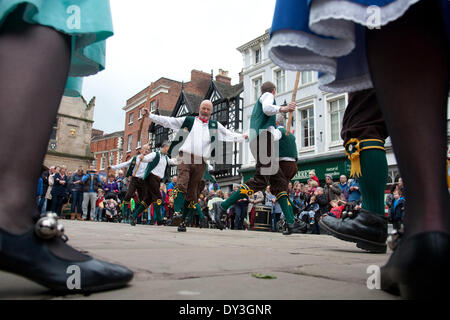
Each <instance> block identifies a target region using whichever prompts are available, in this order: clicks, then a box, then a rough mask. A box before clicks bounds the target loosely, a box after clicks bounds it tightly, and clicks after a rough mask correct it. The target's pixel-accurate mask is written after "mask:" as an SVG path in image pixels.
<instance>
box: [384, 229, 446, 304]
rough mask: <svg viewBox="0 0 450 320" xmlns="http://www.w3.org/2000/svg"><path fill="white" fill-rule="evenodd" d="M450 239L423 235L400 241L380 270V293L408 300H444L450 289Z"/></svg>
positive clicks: (438, 235) (443, 236)
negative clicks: (395, 295) (399, 296)
mask: <svg viewBox="0 0 450 320" xmlns="http://www.w3.org/2000/svg"><path fill="white" fill-rule="evenodd" d="M449 270H450V235H449V234H447V233H443V232H424V233H419V234H416V235H413V236H411V237H409V238H406V239H403V238H402V239H401V240H400V241H399V242H398V244H397V246H396V249H395V251H394V252H393V253H392V255H391V257H390V258H389V261H388V262H387V264H386V265H385V266H384V267H382V268H381V289H382V290H384V291H387V292H389V293H392V294H397V295H399V294H400V295H401V296H402V298H405V299H444V297H446V296H448V288H449V287H450V273H449Z"/></svg>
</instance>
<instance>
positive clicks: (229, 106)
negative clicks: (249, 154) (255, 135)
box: [149, 69, 243, 191]
mask: <svg viewBox="0 0 450 320" xmlns="http://www.w3.org/2000/svg"><path fill="white" fill-rule="evenodd" d="M242 93H243V84H242V82H240V83H239V84H236V85H232V84H231V78H230V77H228V72H227V71H224V70H221V69H219V74H217V75H216V77H215V80H214V77H213V75H212V74H207V73H204V72H200V71H197V70H193V71H192V73H191V81H190V82H188V83H185V84H183V86H182V90H181V92H180V95H179V97H178V99H177V101H176V104H175V105H174V108H173V111H172V112H171V113H168V112H167V111H166V110H163V111H161V110H160V114H161V115H170V116H172V117H183V116H187V115H197V114H198V107H199V106H200V103H201V102H202V101H203V100H205V99H208V100H211V102H212V104H213V110H212V114H211V118H212V119H214V120H217V121H219V122H220V123H221V124H222V125H223V126H225V127H226V128H228V129H230V130H231V131H238V132H242V131H243V123H242V119H243V99H242V96H241V95H242ZM149 133H150V137H151V146H152V149H154V150H158V149H159V148H160V146H161V143H162V141H163V140H169V141H172V140H173V139H174V137H175V134H176V133H175V132H174V131H173V130H170V129H167V128H163V127H162V126H160V125H156V124H151V125H150V129H149ZM242 148H243V146H242V143H232V142H227V143H225V142H224V143H223V149H222V154H223V159H222V161H221V163H214V164H213V168H214V169H213V170H212V173H213V175H214V176H215V178H216V180H217V182H218V183H219V185H220V187H221V188H222V189H223V190H224V191H231V190H232V187H233V184H236V183H237V184H238V183H240V181H241V177H240V175H239V172H238V170H239V169H240V167H241V163H242V156H241V152H240V150H242ZM176 174H177V167H171V169H170V175H171V176H173V175H176Z"/></svg>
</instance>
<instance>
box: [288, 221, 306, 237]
mask: <svg viewBox="0 0 450 320" xmlns="http://www.w3.org/2000/svg"><path fill="white" fill-rule="evenodd" d="M285 225H286V227H285V228H284V230H283V234H284V235H285V236H287V235H290V234H292V233H306V231H307V229H308V226H307V225H306V223H304V222H303V221H296V222H294V223H292V224H288V223H286V224H285Z"/></svg>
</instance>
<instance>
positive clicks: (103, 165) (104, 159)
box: [100, 153, 107, 170]
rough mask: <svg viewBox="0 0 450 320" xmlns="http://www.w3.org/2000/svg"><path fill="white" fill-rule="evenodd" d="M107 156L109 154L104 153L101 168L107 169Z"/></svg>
mask: <svg viewBox="0 0 450 320" xmlns="http://www.w3.org/2000/svg"><path fill="white" fill-rule="evenodd" d="M106 156H107V154H105V153H103V154H102V158H101V162H100V170H103V169H105V163H106Z"/></svg>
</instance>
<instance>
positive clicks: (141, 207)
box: [133, 201, 148, 219]
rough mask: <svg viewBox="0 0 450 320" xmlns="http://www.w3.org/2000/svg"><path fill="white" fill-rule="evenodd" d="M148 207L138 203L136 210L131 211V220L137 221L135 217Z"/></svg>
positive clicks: (143, 203)
mask: <svg viewBox="0 0 450 320" xmlns="http://www.w3.org/2000/svg"><path fill="white" fill-rule="evenodd" d="M147 208H148V206H147V204H146V203H145V202H144V201H142V202H140V203H139V205H138V206H137V207H136V209H135V210H134V211H133V218H135V219H137V217H138V216H139V215H140V214H141V213H142V212H144V211H145V210H147Z"/></svg>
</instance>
